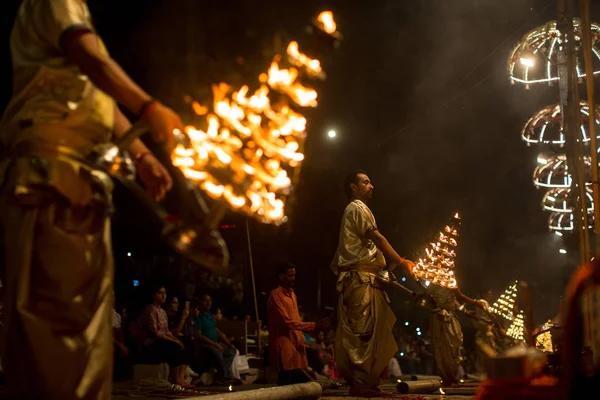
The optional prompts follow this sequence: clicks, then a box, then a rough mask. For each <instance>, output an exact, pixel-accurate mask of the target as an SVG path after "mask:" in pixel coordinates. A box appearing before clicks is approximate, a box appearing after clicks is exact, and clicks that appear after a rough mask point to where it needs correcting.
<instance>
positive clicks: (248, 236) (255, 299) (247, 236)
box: [246, 218, 260, 340]
mask: <svg viewBox="0 0 600 400" xmlns="http://www.w3.org/2000/svg"><path fill="white" fill-rule="evenodd" d="M246 240H247V241H248V260H249V262H250V277H251V280H252V293H253V295H254V314H255V316H256V322H257V323H258V321H260V318H259V316H258V299H257V298H256V281H255V279H254V260H253V259H252V242H251V241H250V224H249V223H248V218H246ZM259 329H260V327H259ZM257 340H258V338H257Z"/></svg>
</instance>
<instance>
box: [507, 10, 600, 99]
mask: <svg viewBox="0 0 600 400" xmlns="http://www.w3.org/2000/svg"><path fill="white" fill-rule="evenodd" d="M573 28H574V33H575V35H574V36H575V49H576V52H577V54H579V53H583V50H582V48H581V47H582V46H581V36H582V33H581V22H580V20H579V19H578V18H575V19H573ZM591 28H592V29H591V30H592V52H593V54H594V59H593V61H594V65H593V69H594V75H596V74H598V73H600V51H599V50H600V43H599V42H600V26H599V25H598V24H594V23H593V24H592V26H591ZM565 39H566V34H565V33H562V32H560V31H559V30H558V29H557V26H556V21H549V22H547V23H546V24H544V25H542V26H539V27H537V28H535V29H533V30H532V31H530V32H528V33H527V34H525V35H524V36H523V38H522V39H521V41H520V42H519V43H518V44H517V45H516V46H515V48H514V49H513V50H512V52H511V53H510V56H509V58H508V74H509V76H510V81H511V82H512V83H521V84H524V85H526V87H528V86H529V85H530V84H536V83H548V84H552V83H553V82H556V81H558V79H559V78H558V53H559V51H558V50H559V48H562V45H563V43H564V42H565ZM576 60H583V54H579V56H578V57H576ZM575 68H576V70H577V76H578V77H579V78H583V77H585V72H584V68H583V66H582V65H581V62H580V61H577V62H576V66H575Z"/></svg>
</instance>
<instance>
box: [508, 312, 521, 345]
mask: <svg viewBox="0 0 600 400" xmlns="http://www.w3.org/2000/svg"><path fill="white" fill-rule="evenodd" d="M524 328H525V323H524V317H523V311H520V312H519V314H517V316H516V318H515V319H514V320H513V323H512V324H511V325H510V327H509V328H508V329H507V330H506V336H509V337H511V338H513V339H515V340H524V338H523V331H524Z"/></svg>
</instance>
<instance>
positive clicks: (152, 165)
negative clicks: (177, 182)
mask: <svg viewBox="0 0 600 400" xmlns="http://www.w3.org/2000/svg"><path fill="white" fill-rule="evenodd" d="M137 172H138V175H139V177H140V179H141V180H142V182H143V183H144V186H145V187H146V191H147V192H148V194H149V195H150V196H152V197H153V198H154V199H156V201H162V200H163V199H164V198H165V195H166V193H167V191H168V190H170V189H171V187H172V186H173V181H172V180H171V177H170V176H169V173H168V172H167V170H166V169H165V167H163V165H162V164H161V163H160V161H158V160H157V159H156V158H155V157H154V156H153V155H152V154H151V153H145V154H143V155H142V157H141V159H140V160H139V162H138V164H137Z"/></svg>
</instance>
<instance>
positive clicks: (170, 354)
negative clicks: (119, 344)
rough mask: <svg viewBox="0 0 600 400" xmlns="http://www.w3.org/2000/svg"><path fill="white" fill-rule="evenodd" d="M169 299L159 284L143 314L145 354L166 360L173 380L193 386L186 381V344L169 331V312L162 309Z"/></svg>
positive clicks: (157, 359)
mask: <svg viewBox="0 0 600 400" xmlns="http://www.w3.org/2000/svg"><path fill="white" fill-rule="evenodd" d="M166 299H167V291H166V290H165V288H164V287H163V286H158V287H157V288H156V290H154V291H153V294H152V304H150V305H148V306H147V307H146V309H145V310H144V312H143V314H142V315H141V317H140V318H141V320H140V322H141V328H142V329H141V332H140V333H142V334H143V341H142V343H143V344H144V348H143V350H142V352H143V353H144V355H145V356H146V357H148V358H150V359H152V360H153V361H155V362H165V363H167V364H169V367H171V382H172V383H175V384H177V385H179V386H181V387H184V388H190V387H193V385H190V384H188V383H187V382H185V380H184V379H185V372H186V370H187V365H185V359H186V357H185V353H184V350H183V349H184V344H183V342H182V341H181V340H179V339H178V338H176V337H175V336H174V335H173V334H172V333H171V331H169V323H168V319H167V313H166V311H165V310H163V309H162V306H163V305H164V303H165V301H166Z"/></svg>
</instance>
